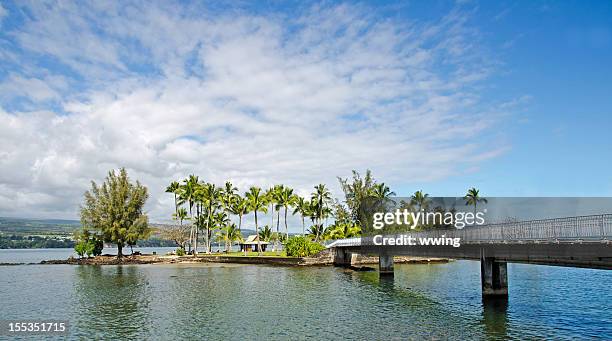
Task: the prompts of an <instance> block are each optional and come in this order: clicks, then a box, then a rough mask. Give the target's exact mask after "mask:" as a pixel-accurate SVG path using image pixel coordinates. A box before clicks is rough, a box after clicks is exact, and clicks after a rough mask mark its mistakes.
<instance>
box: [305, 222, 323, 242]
mask: <svg viewBox="0 0 612 341" xmlns="http://www.w3.org/2000/svg"><path fill="white" fill-rule="evenodd" d="M308 235H309V236H310V237H312V238H314V241H315V242H318V241H319V239H322V237H323V236H324V235H325V228H324V227H323V225H317V224H315V225H312V226H311V227H310V228H309V229H308Z"/></svg>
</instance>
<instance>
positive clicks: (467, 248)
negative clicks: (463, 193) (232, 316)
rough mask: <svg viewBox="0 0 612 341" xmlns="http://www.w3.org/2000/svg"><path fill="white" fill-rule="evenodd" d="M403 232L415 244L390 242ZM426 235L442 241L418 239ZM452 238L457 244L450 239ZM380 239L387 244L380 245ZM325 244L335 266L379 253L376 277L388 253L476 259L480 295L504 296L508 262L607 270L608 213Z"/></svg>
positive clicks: (610, 263)
mask: <svg viewBox="0 0 612 341" xmlns="http://www.w3.org/2000/svg"><path fill="white" fill-rule="evenodd" d="M408 236H409V237H411V238H413V239H412V240H413V241H415V244H416V245H389V244H398V243H396V241H406V240H407V237H408ZM426 238H433V239H434V240H435V239H436V238H438V240H442V241H444V243H441V244H446V245H421V244H419V243H418V241H419V240H426ZM439 238H442V239H439ZM455 238H459V245H457V244H455V245H453V243H452V242H451V241H454V240H455ZM391 239H393V240H394V241H392V242H389V241H390V240H391ZM383 240H386V241H387V242H388V243H386V244H387V245H380V244H381V243H382V241H383ZM446 241H449V242H450V243H447V242H446ZM403 244H406V243H403ZM327 247H328V248H330V249H331V250H332V254H333V255H334V264H335V265H338V266H348V265H351V262H352V260H353V259H354V256H353V255H356V254H362V255H371V254H376V255H378V256H379V272H380V275H381V276H385V275H393V256H419V257H446V258H454V259H469V260H479V261H480V262H481V279H482V291H483V295H485V296H488V295H507V294H508V280H507V263H508V262H515V263H531V264H545V265H559V266H571V267H586V268H598V269H608V270H609V269H612V214H601V215H590V216H577V217H566V218H555V219H540V220H530V221H521V222H509V223H500V224H489V225H482V226H474V227H465V228H463V229H433V230H427V231H418V232H405V233H402V234H394V235H378V236H377V237H375V236H367V237H360V238H349V239H340V240H335V241H332V242H330V243H329V244H328V245H327Z"/></svg>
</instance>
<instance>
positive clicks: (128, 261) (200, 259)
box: [40, 250, 449, 266]
mask: <svg viewBox="0 0 612 341" xmlns="http://www.w3.org/2000/svg"><path fill="white" fill-rule="evenodd" d="M448 261H449V259H447V258H424V257H406V256H396V257H394V262H395V263H399V264H402V263H446V262H448ZM194 263H235V264H268V265H280V266H324V265H333V260H332V257H331V254H330V253H329V251H328V250H324V251H322V252H321V253H319V254H317V255H314V256H312V257H274V256H229V255H223V254H209V255H206V254H201V255H198V256H196V257H194V256H167V255H126V256H123V257H122V258H117V257H116V256H113V255H102V256H97V257H94V258H73V257H70V258H68V259H63V260H45V261H42V262H40V264H70V265H132V264H194ZM365 264H378V257H377V256H358V257H357V259H356V260H355V262H354V265H365Z"/></svg>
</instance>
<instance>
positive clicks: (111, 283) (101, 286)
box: [74, 265, 150, 339]
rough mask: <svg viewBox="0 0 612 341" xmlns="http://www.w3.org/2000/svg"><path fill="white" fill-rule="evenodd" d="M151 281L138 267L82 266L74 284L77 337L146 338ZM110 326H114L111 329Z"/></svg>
mask: <svg viewBox="0 0 612 341" xmlns="http://www.w3.org/2000/svg"><path fill="white" fill-rule="evenodd" d="M147 285H148V283H147V279H146V277H145V276H144V275H143V272H142V271H138V268H137V267H136V266H86V265H84V266H78V267H77V268H76V281H75V285H74V291H75V295H76V298H77V301H78V304H76V306H75V307H74V309H75V310H76V311H75V314H74V316H75V317H76V321H75V322H74V325H75V327H76V328H75V330H77V331H81V332H86V333H87V334H86V335H77V336H79V337H85V338H88V339H91V338H94V339H97V338H104V339H143V338H145V335H146V334H147V332H148V325H149V319H150V316H149V298H148V297H149V295H147V293H146V291H147ZM109 326H113V327H112V328H109Z"/></svg>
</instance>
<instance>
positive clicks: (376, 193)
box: [372, 182, 395, 201]
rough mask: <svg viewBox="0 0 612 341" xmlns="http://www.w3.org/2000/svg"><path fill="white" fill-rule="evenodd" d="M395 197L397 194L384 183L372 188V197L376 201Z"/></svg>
mask: <svg viewBox="0 0 612 341" xmlns="http://www.w3.org/2000/svg"><path fill="white" fill-rule="evenodd" d="M394 195H395V192H393V191H391V189H390V188H389V187H388V186H387V185H385V183H384V182H381V183H379V184H374V186H373V187H372V196H373V197H374V198H376V199H380V200H384V201H386V200H390V199H391V197H392V196H394Z"/></svg>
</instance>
